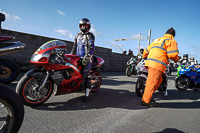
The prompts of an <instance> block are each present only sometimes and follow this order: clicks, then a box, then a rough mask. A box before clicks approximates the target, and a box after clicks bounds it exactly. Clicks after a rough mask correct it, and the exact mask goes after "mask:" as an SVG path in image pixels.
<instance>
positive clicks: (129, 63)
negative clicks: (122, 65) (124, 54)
mask: <svg viewBox="0 0 200 133" xmlns="http://www.w3.org/2000/svg"><path fill="white" fill-rule="evenodd" d="M135 62H136V59H135V58H134V57H131V59H130V60H129V61H128V62H127V66H130V65H131V66H133V64H135Z"/></svg>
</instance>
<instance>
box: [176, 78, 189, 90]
mask: <svg viewBox="0 0 200 133" xmlns="http://www.w3.org/2000/svg"><path fill="white" fill-rule="evenodd" d="M177 85H178V87H179V88H181V89H184V88H186V87H188V79H187V78H183V77H181V78H179V80H178V81H177Z"/></svg>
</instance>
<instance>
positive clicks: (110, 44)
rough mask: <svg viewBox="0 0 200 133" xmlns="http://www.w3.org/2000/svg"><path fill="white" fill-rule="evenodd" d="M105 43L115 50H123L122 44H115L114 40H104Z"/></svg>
mask: <svg viewBox="0 0 200 133" xmlns="http://www.w3.org/2000/svg"><path fill="white" fill-rule="evenodd" d="M105 44H106V45H109V46H110V47H111V48H112V49H115V50H116V51H117V52H121V51H122V50H123V47H124V45H123V44H117V43H116V42H112V41H111V42H105Z"/></svg>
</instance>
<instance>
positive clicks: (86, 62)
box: [82, 54, 90, 66]
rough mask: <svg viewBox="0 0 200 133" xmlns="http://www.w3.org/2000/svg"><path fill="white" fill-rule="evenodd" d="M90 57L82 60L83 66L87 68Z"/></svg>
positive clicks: (86, 56) (87, 56)
mask: <svg viewBox="0 0 200 133" xmlns="http://www.w3.org/2000/svg"><path fill="white" fill-rule="evenodd" d="M89 57H90V55H89V54H86V55H85V56H84V57H83V60H82V65H83V66H86V65H87V64H88V61H89Z"/></svg>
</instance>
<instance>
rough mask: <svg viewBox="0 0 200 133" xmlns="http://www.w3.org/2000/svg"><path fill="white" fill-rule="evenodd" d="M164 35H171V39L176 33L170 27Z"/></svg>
mask: <svg viewBox="0 0 200 133" xmlns="http://www.w3.org/2000/svg"><path fill="white" fill-rule="evenodd" d="M165 34H170V35H172V36H173V37H175V35H176V32H175V30H174V28H173V27H171V28H170V29H168V30H167V32H166V33H165Z"/></svg>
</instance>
